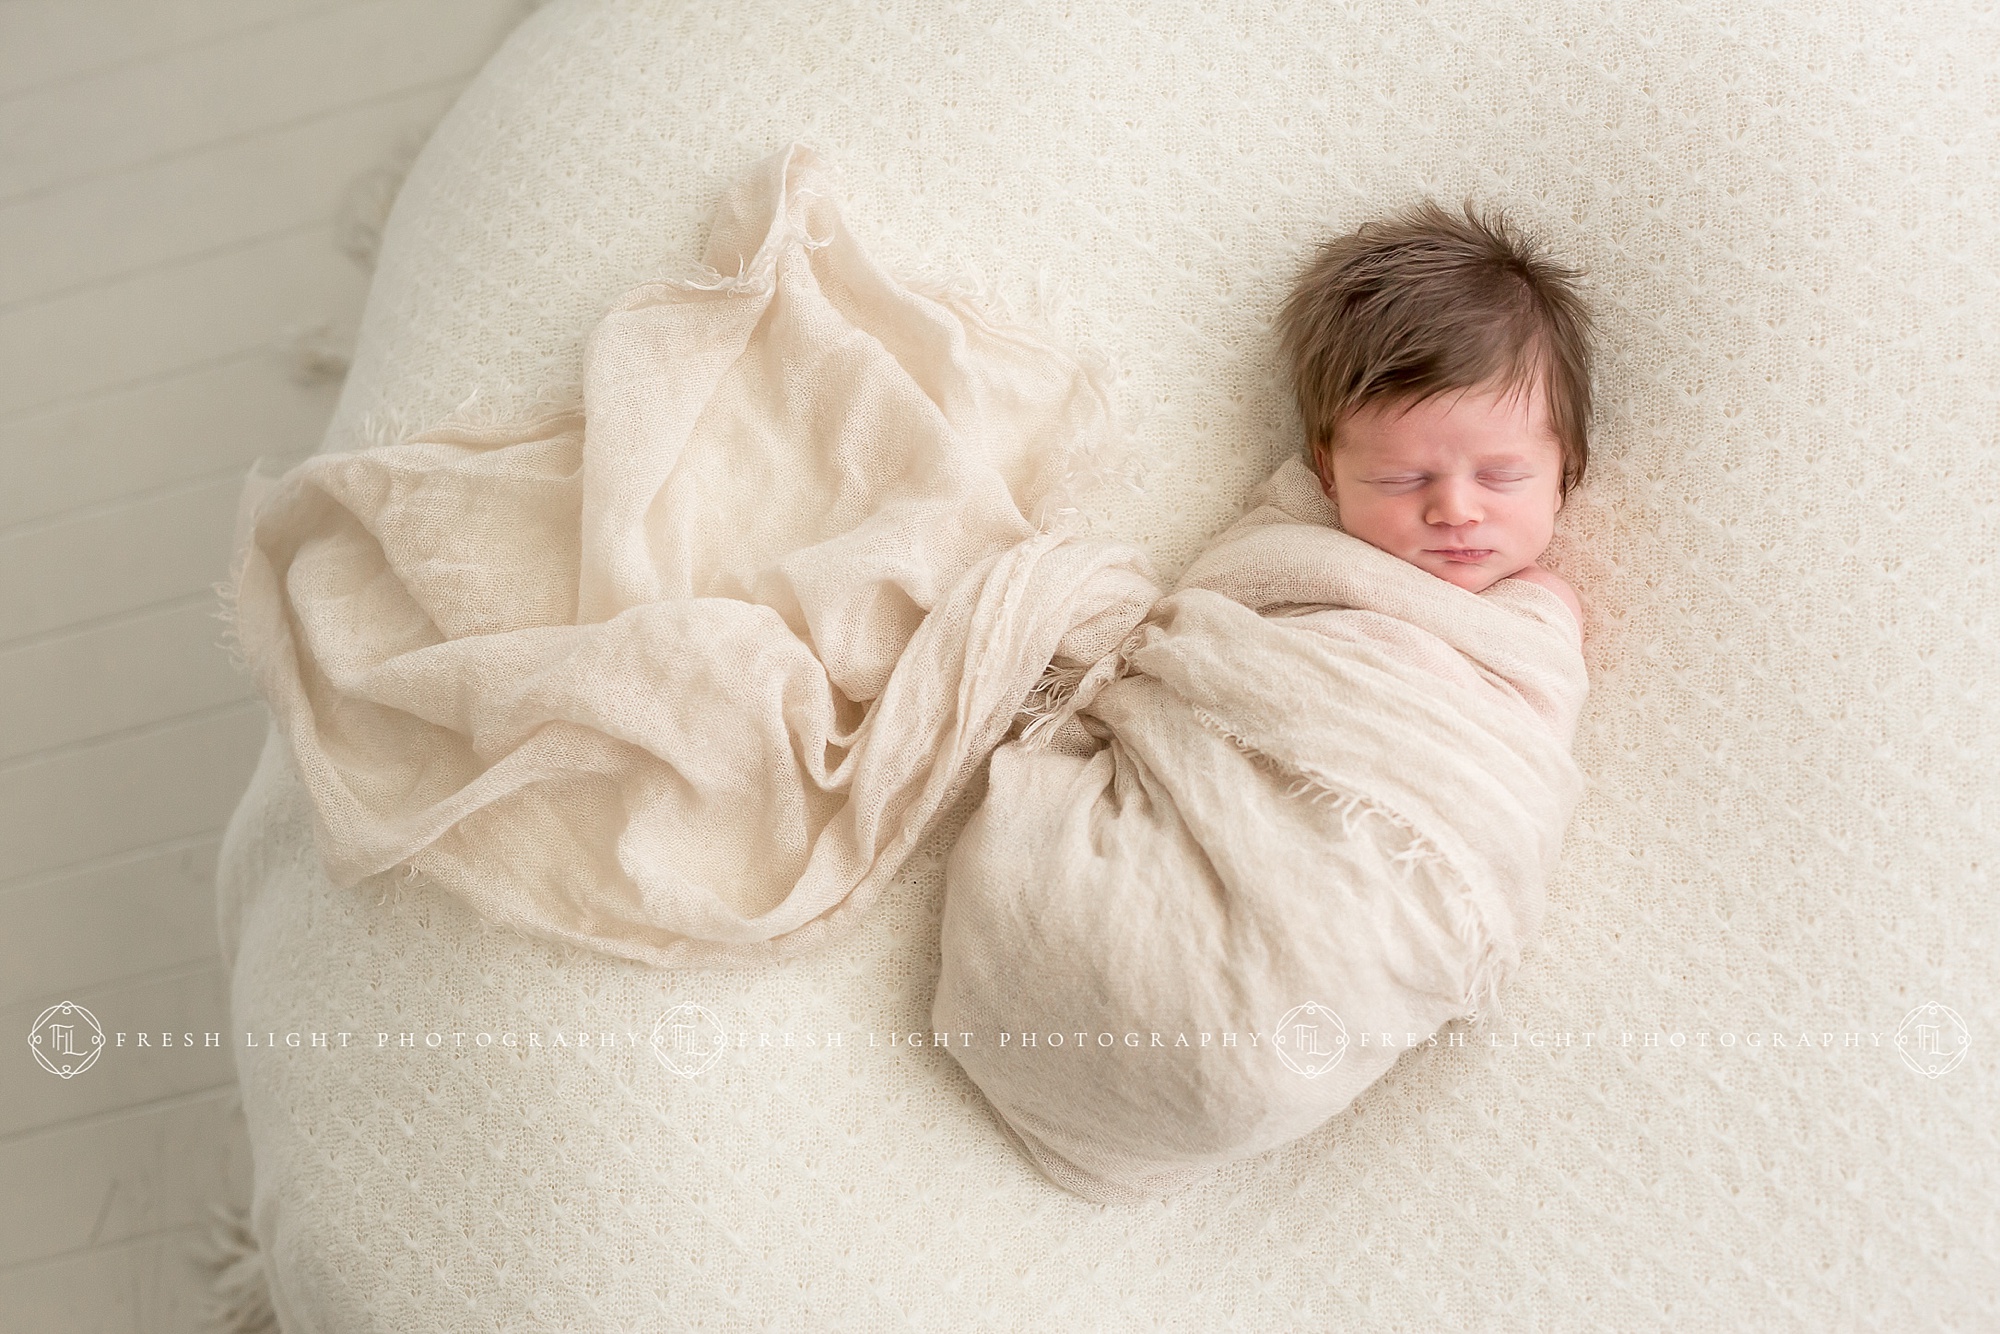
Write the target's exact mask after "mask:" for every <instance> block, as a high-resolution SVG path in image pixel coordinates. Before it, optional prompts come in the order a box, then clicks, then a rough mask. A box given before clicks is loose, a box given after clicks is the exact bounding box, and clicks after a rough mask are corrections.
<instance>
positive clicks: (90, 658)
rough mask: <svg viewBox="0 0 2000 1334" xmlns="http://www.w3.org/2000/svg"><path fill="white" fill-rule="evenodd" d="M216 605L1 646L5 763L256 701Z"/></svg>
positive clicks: (1, 757) (0, 755)
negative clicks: (226, 643) (233, 657)
mask: <svg viewBox="0 0 2000 1334" xmlns="http://www.w3.org/2000/svg"><path fill="white" fill-rule="evenodd" d="M217 611H218V609H217V607H216V605H215V604H214V603H213V602H212V601H209V600H202V601H199V602H194V603H189V604H185V605H179V606H170V607H169V608H168V609H166V610H164V611H150V612H144V613H141V614H139V615H136V616H132V617H123V618H119V619H117V620H114V621H111V622H109V623H108V624H103V625H99V626H96V627H94V628H92V629H89V630H85V631H80V632H78V633H76V634H70V635H61V636H58V637H56V638H53V639H44V640H39V641H37V642H34V643H31V644H29V645H27V646H25V647H22V648H16V649H12V650H8V651H0V765H4V764H6V763H9V762H11V761H13V760H15V759H16V758H18V757H19V756H23V755H27V754H31V753H35V752H43V751H52V750H55V749H57V748H60V747H63V746H69V745H74V744H76V743H79V742H84V741H90V740H93V739H95V738H98V737H103V736H108V735H110V734H112V733H115V732H121V731H124V730H125V729H127V728H132V727H140V726H144V725H146V724H148V723H159V722H165V721H167V720H169V719H173V718H179V717H182V716H184V715H187V714H191V713H196V712H199V711H202V710H205V709H213V708H215V707H217V706H219V705H223V704H234V703H237V702H239V701H242V700H246V699H250V698H251V697H252V696H254V695H255V693H256V687H255V686H254V685H253V684H252V682H251V679H250V676H249V674H248V673H247V672H244V671H240V670H238V669H237V668H235V667H234V666H232V665H231V663H230V661H229V657H228V654H227V651H226V650H225V649H223V648H222V647H221V644H220V640H221V638H222V634H223V631H224V626H223V623H222V621H221V620H220V619H219V617H218V614H217ZM0 920H5V918H0Z"/></svg>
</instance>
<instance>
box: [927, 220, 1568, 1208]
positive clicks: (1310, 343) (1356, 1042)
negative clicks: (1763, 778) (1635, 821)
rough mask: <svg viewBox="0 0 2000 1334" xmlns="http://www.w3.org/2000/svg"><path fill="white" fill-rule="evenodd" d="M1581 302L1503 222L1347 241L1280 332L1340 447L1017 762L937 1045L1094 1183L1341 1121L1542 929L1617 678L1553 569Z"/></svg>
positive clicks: (1000, 774) (1121, 650) (1385, 226)
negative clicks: (1587, 656) (1596, 659)
mask: <svg viewBox="0 0 2000 1334" xmlns="http://www.w3.org/2000/svg"><path fill="white" fill-rule="evenodd" d="M1572 282H1573V275H1571V274H1570V273H1569V272H1568V271H1566V270H1564V269H1563V268H1561V267H1560V266H1558V265H1556V264H1554V263H1552V262H1551V261H1549V260H1548V259H1547V258H1546V257H1545V256H1543V255H1542V254H1541V253H1540V251H1539V250H1538V249H1537V248H1536V247H1535V246H1534V245H1532V244H1531V243H1529V242H1527V241H1525V240H1524V239H1523V238H1522V237H1521V236H1520V235H1519V234H1518V233H1516V232H1515V231H1514V229H1513V228H1512V227H1510V226H1509V225H1508V224H1507V223H1506V222H1505V221H1504V220H1502V219H1499V218H1497V217H1493V216H1487V217H1480V216H1478V215H1476V214H1474V213H1473V212H1472V211H1471V210H1470V209H1468V210H1466V211H1465V212H1464V213H1463V214H1461V215H1453V214H1451V213H1448V212H1446V211H1445V210H1443V209H1441V208H1439V207H1437V206H1436V205H1434V204H1424V205H1421V206H1419V207H1417V208H1414V209H1411V210H1408V211H1405V212H1403V213H1401V214H1398V215H1396V216H1393V217H1390V218H1387V219H1384V220H1382V221H1378V222H1375V223H1372V224H1370V225H1368V226H1364V227H1362V228H1361V229H1359V230H1358V231H1355V232H1353V233H1350V234H1348V235H1345V236H1342V237H1339V238H1338V239H1336V240H1334V241H1331V242H1329V243H1328V244H1326V245H1325V246H1323V247H1321V249H1320V251H1319V253H1318V255H1317V256H1316V257H1315V259H1314V261H1313V262H1312V263H1311V265H1310V266H1309V267H1308V269H1307V271H1306V272H1305V274H1304V276H1303V277H1302V279H1301V280H1300V282H1299V283H1298V285H1297V287H1296V288H1295V290H1294V291H1293V293H1292V294H1291V296H1290V298H1289V299H1288V300H1287V301H1286V303H1285V305H1284V307H1283V310H1282V312H1281V315H1280V320H1279V329H1280V333H1281V341H1282V345H1283V347H1284V349H1285V350H1286V353H1287V355H1288V356H1289V358H1290V368H1291V370H1292V374H1293V380H1294V386H1295V390H1296V394H1297V398H1298V403H1299V408H1300V413H1301V416H1302V418H1303V419H1304V424H1305V428H1306V431H1305V435H1306V442H1305V443H1306V449H1305V455H1306V459H1305V460H1302V459H1299V458H1297V457H1294V458H1292V459H1289V460H1287V461H1286V462H1285V463H1284V464H1283V465H1281V466H1280V467H1279V468H1278V469H1277V471H1276V472H1274V473H1273V474H1272V475H1271V476H1270V477H1269V478H1268V479H1267V480H1266V481H1265V482H1264V483H1263V484H1262V486H1260V487H1259V488H1258V490H1257V491H1256V492H1255V493H1254V494H1253V495H1252V496H1251V498H1250V502H1249V505H1248V507H1247V508H1246V511H1245V512H1244V514H1243V515H1242V516H1241V517H1240V518H1238V519H1237V520H1236V522H1235V523H1233V524H1232V525H1230V526H1229V527H1228V528H1226V529H1225V530H1224V531H1222V532H1221V533H1219V534H1217V535H1216V536H1215V537H1214V538H1212V539H1211V540H1210V542H1209V543H1208V545H1207V546H1206V547H1205V548H1204V549H1203V550H1202V551H1201V552H1200V553H1199V554H1198V555H1196V557H1195V558H1194V559H1193V560H1192V561H1191V562H1190V563H1189V564H1188V566H1187V568H1186V569H1185V570H1184V571H1183V572H1182V574H1181V576H1180V578H1179V580H1178V581H1177V583H1176V585H1175V587H1174V589H1173V591H1172V592H1171V593H1169V594H1168V595H1167V596H1165V597H1162V598H1160V599H1159V601H1158V602H1157V603H1156V604H1154V605H1153V606H1151V607H1150V609H1147V610H1146V611H1145V612H1144V613H1143V616H1141V617H1139V618H1138V620H1137V623H1136V625H1135V624H1133V621H1132V620H1131V619H1129V618H1130V617H1132V616H1134V615H1136V613H1130V612H1121V613H1120V614H1119V615H1115V616H1114V615H1110V614H1107V615H1106V616H1104V617H1100V618H1096V619H1099V620H1105V621H1108V622H1109V624H1108V625H1104V626H1099V625H1096V624H1095V623H1094V621H1093V620H1092V619H1091V618H1085V619H1084V620H1082V621H1080V622H1079V623H1078V625H1077V627H1076V628H1075V630H1073V631H1072V632H1071V637H1073V638H1074V639H1075V640H1076V643H1075V644H1074V645H1071V646H1069V649H1068V651H1067V652H1065V650H1064V648H1063V647H1062V646H1059V649H1058V652H1057V654H1056V656H1055V659H1054V661H1053V662H1052V665H1051V668H1050V672H1049V675H1048V677H1047V678H1046V679H1045V688H1044V690H1043V692H1042V695H1043V697H1042V698H1039V699H1032V700H1031V701H1030V705H1029V708H1028V709H1027V710H1026V711H1025V712H1026V713H1027V714H1028V715H1029V716H1030V718H1031V721H1029V722H1028V723H1027V725H1026V726H1025V727H1023V728H1022V729H1021V732H1020V735H1019V738H1018V739H1017V740H1015V741H1013V742H1010V743H1009V744H1006V745H1003V746H1001V747H1000V748H999V749H998V750H996V751H995V752H994V754H993V756H992V760H991V765H990V770H989V781H988V787H987V793H986V796H985V798H984V800H983V803H982V804H981V806H980V807H979V809H978V810H977V811H976V812H975V813H974V814H973V816H972V818H971V819H970V821H969V822H968V823H967V825H966V827H965V829H964V831H963V832H962V833H961V834H960V836H959V839H958V842H957V843H956V845H955V846H954V848H953V850H952V853H951V856H950V858H949V860H948V862H947V865H946V870H945V910H944V923H943V930H942V941H941V953H942V967H941V970H940V975H939V980H938V989H937V993H936V998H935V1000H934V1002H933V1005H932V1026H933V1028H934V1029H935V1030H936V1031H938V1032H940V1033H951V1034H954V1035H955V1037H954V1039H953V1040H954V1043H955V1044H956V1045H954V1047H953V1055H954V1056H955V1057H956V1058H957V1059H958V1061H959V1063H960V1065H961V1066H963V1068H964V1069H965V1071H966V1072H967V1074H968V1075H969V1076H970V1077H971V1078H972V1080H973V1081H974V1083H976V1084H977V1085H978V1086H979V1088H980V1089H981V1091H982V1092H983V1093H985V1095H986V1097H987V1100H988V1102H989V1103H991V1105H992V1106H993V1107H994V1109H995V1110H996V1112H997V1113H998V1114H999V1118H1000V1122H1001V1124H1002V1126H1003V1127H1004V1128H1005V1130H1006V1131H1007V1132H1008V1133H1009V1134H1010V1135H1011V1137H1012V1138H1013V1139H1014V1140H1015V1142H1016V1143H1017V1144H1018V1145H1019V1147H1020V1148H1021V1149H1022V1150H1023V1151H1024V1152H1025V1153H1026V1154H1027V1155H1028V1156H1029V1158H1030V1159H1031V1160H1032V1161H1033V1162H1034V1163H1035V1164H1036V1165H1037V1166H1038V1167H1039V1168H1041V1170H1042V1171H1043V1172H1044V1173H1045V1174H1046V1175H1047V1176H1048V1177H1049V1178H1050V1179H1051V1180H1052V1181H1054V1182H1056V1183H1057V1184H1059V1185H1061V1186H1063V1187H1064V1188H1066V1189H1068V1190H1070V1191H1072V1192H1074V1193H1076V1194H1079V1195H1082V1196H1084V1197H1085V1198H1087V1199H1091V1200H1096V1201H1100V1202H1106V1203H1110V1202H1128V1203H1129V1202H1137V1201H1140V1200H1145V1199H1151V1198H1157V1197H1160V1196H1162V1195H1165V1194H1169V1193H1171V1192H1173V1191H1175V1190H1177V1189H1179V1188H1181V1187H1182V1186H1184V1185H1187V1184H1189V1183H1190V1182H1193V1181H1195V1180H1197V1179H1199V1178H1200V1177H1202V1176H1203V1175H1205V1174H1207V1173H1208V1172H1211V1171H1213V1170H1215V1169H1217V1168H1219V1167H1222V1166H1225V1165H1227V1164H1230V1163H1233V1162H1238V1161H1241V1160H1243V1159H1246V1158H1250V1157H1253V1156H1256V1155H1258V1154H1260V1153H1262V1152H1265V1151H1267V1150H1270V1149H1272V1148H1275V1147H1278V1146H1281V1145H1284V1144H1286V1143H1289V1142H1290V1141H1292V1140H1295V1139H1297V1138H1299V1137H1300V1136H1302V1135H1305V1134H1307V1133H1309V1132H1311V1131H1312V1130H1314V1129H1316V1128H1317V1127H1319V1126H1321V1125H1323V1124H1325V1123H1326V1121H1327V1120H1328V1119H1329V1118H1331V1117H1332V1116H1334V1115H1336V1114H1337V1113H1339V1112H1340V1111H1341V1110H1343V1109H1344V1108H1345V1107H1347V1105H1348V1104H1349V1103H1350V1102H1352V1101H1353V1099H1354V1098H1355V1097H1356V1096H1358V1095H1359V1094H1360V1093H1362V1092H1363V1091H1365V1090H1366V1089H1367V1088H1368V1087H1369V1086H1370V1085H1371V1084H1373V1083H1374V1082H1375V1081H1376V1080H1377V1079H1379V1078H1380V1077H1381V1076H1382V1074H1384V1073H1385V1072H1386V1071H1387V1070H1388V1069H1389V1067H1390V1066H1391V1065H1392V1064H1394V1062H1395V1061H1396V1059H1397V1058H1398V1056H1399V1055H1400V1054H1401V1052H1402V1051H1403V1050H1404V1049H1406V1048H1407V1047H1409V1046H1412V1045H1421V1044H1424V1043H1425V1042H1426V1041H1427V1040H1429V1039H1430V1038H1431V1035H1432V1034H1434V1033H1435V1032H1436V1030H1437V1029H1438V1028H1439V1027H1440V1026H1441V1025H1443V1024H1444V1023H1447V1022H1449V1021H1451V1020H1452V1019H1455V1018H1465V1017H1471V1016H1474V1015H1476V1014H1478V1013H1479V1011H1480V1010H1481V1009H1482V1008H1485V1007H1486V1006H1487V1005H1488V1004H1497V1001H1498V997H1499V992H1498V988H1499V986H1500V984H1501V982H1502V981H1503V980H1504V979H1505V978H1506V977H1507V976H1509V975H1510V974H1511V972H1512V971H1513V969H1514V968H1515V967H1516V966H1518V963H1519V960H1520V957H1521V953H1522V951H1523V949H1525V948H1526V947H1527V946H1528V945H1529V944H1530V943H1531V942H1532V941H1533V940H1534V939H1535V937H1536V936H1537V934H1538V933H1539V930H1540V923H1541V917H1542V913H1543V908H1544V901H1545V887H1546V882H1547V878H1548V876H1549V874H1550V873H1551V872H1552V871H1553V870H1554V867H1555V864H1556V859H1557V855H1558V852H1559V849H1560V845H1561V841H1562V835H1563V832H1564V830H1565V827H1566V826H1567V824H1568V821H1569V817H1570V813H1571V811H1572V810H1573V808H1574V804H1575V802H1576V800H1577V798H1578V796H1579V794H1580V792H1581V788H1582V776H1581V774H1580V772H1579V771H1578V770H1577V768H1576V765H1575V762H1574V760H1573V759H1572V758H1571V757H1570V754H1569V745H1570V741H1571V737H1572V735H1573V732H1574V729H1575V725H1576V720H1577V715H1578V713H1579V711H1580V709H1581V707H1582V702H1583V698H1584V695H1585V692H1586V690H1587V688H1588V681H1587V676H1586V673H1585V669H1584V662H1583V657H1582V621H1583V617H1582V606H1581V603H1580V601H1579V600H1578V598H1577V595H1576V594H1575V592H1574V591H1573V590H1572V589H1571V588H1570V587H1569V585H1568V584H1567V583H1566V582H1565V581H1563V580H1562V579H1561V578H1560V577H1558V576H1557V575H1555V574H1553V573H1552V572H1550V571H1548V570H1546V569H1543V568H1542V567H1541V566H1540V565H1538V564H1537V561H1538V560H1539V559H1540V558H1541V556H1542V555H1543V553H1544V552H1545V550H1546V549H1547V547H1548V545H1549V541H1550V538H1551V535H1552V534H1553V531H1554V525H1555V517H1556V514H1557V511H1558V510H1560V508H1561V507H1562V504H1563V501H1564V498H1565V497H1566V495H1567V494H1568V492H1569V491H1570V489H1571V488H1572V487H1574V486H1575V485H1576V483H1577V482H1578V481H1579V480H1580V479H1581V477H1582V475H1583V469H1584V460H1585V435H1586V428H1587V424H1588V422H1589V419H1590V411H1591V407H1590V383H1589V348H1588V337H1589V320H1588V315H1587V311H1586V309H1585V306H1584V304H1583V302H1582V300H1581V299H1580V297H1579V296H1578V294H1577V292H1576V290H1575V288H1574V286H1573V285H1572ZM1307 460H1309V462H1307ZM1120 636H1122V638H1121V637H1120ZM1112 645H1115V647H1112Z"/></svg>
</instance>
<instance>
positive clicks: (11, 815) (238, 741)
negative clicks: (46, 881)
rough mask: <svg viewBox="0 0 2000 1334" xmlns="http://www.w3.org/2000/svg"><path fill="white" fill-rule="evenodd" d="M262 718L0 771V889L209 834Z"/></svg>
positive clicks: (235, 719) (173, 728)
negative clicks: (2, 886)
mask: <svg viewBox="0 0 2000 1334" xmlns="http://www.w3.org/2000/svg"><path fill="white" fill-rule="evenodd" d="M269 716H270V715H269V713H268V711H267V710H266V709H265V708H264V707H263V705H262V704H261V703H247V704H243V705H241V706H235V707H229V708H225V709H223V710H221V711H219V712H217V713H214V714H210V715H203V716H198V717H196V718H194V719H191V720H188V721H185V722H178V723H173V724H170V725H167V726H164V727H161V728H159V729H158V730H155V731H148V732H141V733H137V734H135V735H131V736H124V737H119V738H117V739H115V740H112V741H107V742H104V743H102V744H100V745H94V746H90V747H87V748H84V749H81V750H73V751H67V752H64V753H63V754H61V755H58V756H56V757H54V758H52V759H47V760H31V761H29V762H28V763H26V764H21V765H16V766H14V767H12V768H9V769H5V770H0V883H4V882H6V881H9V880H16V879H25V878H27V877H29V876H34V875H42V874H46V873H48V872H51V871H57V870H61V869H63V868H64V867H69V866H77V865H80V864H83V863H87V862H96V861H99V860H103V859H109V858H112V857H116V856H118V855H119V854H121V853H130V852H137V851H139V850H140V849H143V848H150V847H155V846H157V845H159V844H162V843H169V842H175V841H180V840H191V839H195V838H198V837H201V836H203V835H207V834H214V833H218V832H219V831H220V830H221V829H222V827H223V826H224V825H225V824H227V823H228V821H229V813H230V812H231V811H232V810H234V809H235V808H236V802H237V800H238V798H240V797H241V796H242V795H243V790H244V788H246V787H247V786H249V783H250V775H251V773H253V772H254V771H255V770H256V767H257V756H258V754H259V753H260V752H261V751H262V750H263V748H264V733H265V730H266V728H267V727H268V725H269ZM0 1031H4V1030H0Z"/></svg>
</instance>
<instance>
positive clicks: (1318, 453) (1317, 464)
mask: <svg viewBox="0 0 2000 1334" xmlns="http://www.w3.org/2000/svg"><path fill="white" fill-rule="evenodd" d="M1312 456H1313V471H1315V472H1317V473H1318V474H1319V484H1320V489H1321V490H1323V491H1325V492H1326V493H1327V497H1328V499H1331V498H1332V496H1333V448H1332V444H1331V442H1329V441H1326V440H1315V441H1313V442H1312Z"/></svg>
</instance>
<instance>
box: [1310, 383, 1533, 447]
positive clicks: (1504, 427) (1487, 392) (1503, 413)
mask: <svg viewBox="0 0 2000 1334" xmlns="http://www.w3.org/2000/svg"><path fill="white" fill-rule="evenodd" d="M1336 442H1337V444H1338V445H1339V447H1340V449H1341V450H1342V452H1346V453H1349V454H1350V455H1351V456H1353V457H1354V458H1356V459H1357V460H1359V459H1368V460H1371V461H1389V460H1399V461H1400V460H1409V461H1418V460H1432V459H1439V458H1450V459H1452V460H1454V461H1473V462H1478V463H1481V464H1498V463H1506V462H1545V461H1547V460H1548V459H1550V458H1552V457H1555V456H1558V455H1560V453H1561V452H1562V445H1561V442H1560V440H1559V439H1558V438H1557V436H1556V433H1555V429H1554V426H1553V425H1552V424H1551V422H1550V420H1549V415H1548V412H1547V411H1546V408H1545V406H1544V405H1543V404H1542V403H1541V402H1540V395H1538V394H1534V393H1518V392H1509V391H1506V390H1495V389H1488V388H1479V387H1476V388H1473V389H1466V390H1446V391H1444V392H1442V393H1437V394H1432V395H1429V396H1427V397H1425V398H1421V399H1409V398H1405V399H1397V400H1385V399H1377V400H1375V401H1373V402H1370V403H1365V404H1363V405H1361V406H1360V407H1359V408H1357V409H1355V410H1354V411H1353V412H1351V413H1349V414H1348V415H1347V416H1346V417H1344V418H1343V419H1342V422H1341V425H1340V428H1339V429H1338V430H1337V432H1336Z"/></svg>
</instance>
